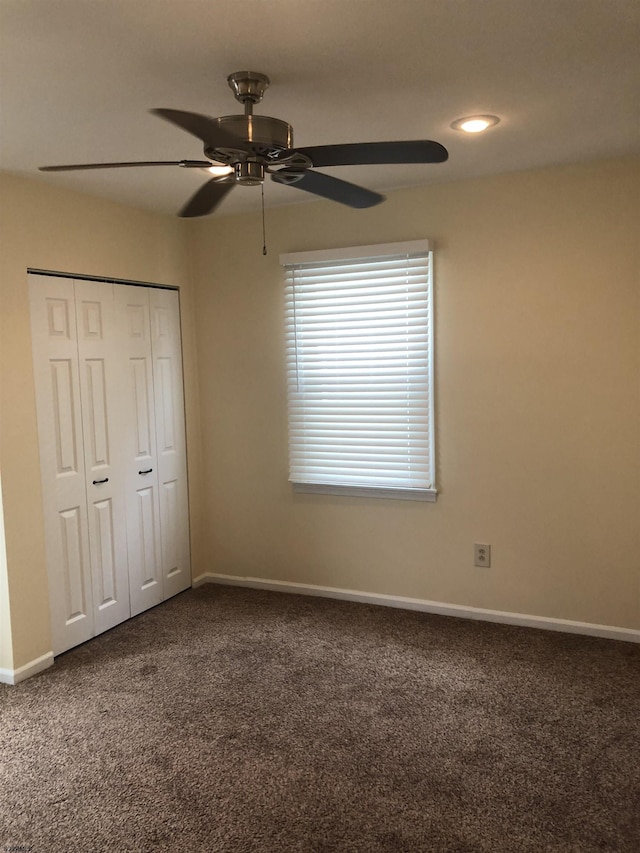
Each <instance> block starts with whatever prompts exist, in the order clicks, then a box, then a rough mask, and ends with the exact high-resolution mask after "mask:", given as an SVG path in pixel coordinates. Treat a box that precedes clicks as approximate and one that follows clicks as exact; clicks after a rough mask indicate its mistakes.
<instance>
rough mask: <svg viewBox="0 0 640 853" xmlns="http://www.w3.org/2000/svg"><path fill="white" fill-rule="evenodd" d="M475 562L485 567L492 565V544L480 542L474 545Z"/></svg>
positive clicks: (475, 564)
mask: <svg viewBox="0 0 640 853" xmlns="http://www.w3.org/2000/svg"><path fill="white" fill-rule="evenodd" d="M473 564H474V566H479V567H480V568H483V569H488V568H489V566H490V565H491V545H482V544H481V543H479V542H476V544H475V545H474V546H473Z"/></svg>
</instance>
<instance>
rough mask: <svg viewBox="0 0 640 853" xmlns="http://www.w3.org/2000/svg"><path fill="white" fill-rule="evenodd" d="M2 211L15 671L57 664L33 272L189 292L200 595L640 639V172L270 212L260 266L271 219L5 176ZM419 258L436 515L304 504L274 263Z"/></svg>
mask: <svg viewBox="0 0 640 853" xmlns="http://www.w3.org/2000/svg"><path fill="white" fill-rule="evenodd" d="M251 191H252V190H250V189H240V188H239V189H237V190H236V192H251ZM291 192H292V197H293V192H294V191H293V190H292V191H291ZM267 193H268V187H267ZM0 194H1V198H2V204H1V205H0V240H1V244H0V285H1V289H0V296H1V299H2V303H1V311H0V343H1V348H2V349H1V358H0V365H1V371H2V372H1V379H2V386H1V396H0V404H1V407H2V408H1V413H0V414H1V418H0V471H1V472H2V497H3V501H4V521H5V533H6V570H5V569H4V568H3V565H4V563H3V559H2V555H1V554H0V668H7V669H15V668H18V667H20V666H23V665H25V664H26V663H28V662H29V661H31V660H33V659H35V658H37V657H39V656H40V655H42V654H45V653H46V652H48V651H49V650H50V639H49V624H48V592H47V584H46V571H45V562H44V536H43V523H42V509H41V495H40V474H39V460H38V445H37V432H36V430H37V425H36V415H35V400H34V389H33V378H32V369H31V338H30V327H29V308H28V298H27V278H26V270H27V267H33V268H43V269H53V270H59V271H62V272H72V273H84V274H91V275H97V276H105V277H110V276H111V277H114V278H126V279H132V280H146V281H155V282H158V283H167V284H174V285H180V286H181V297H182V298H181V304H182V309H183V343H184V359H185V380H186V381H185V393H186V400H187V440H188V461H189V476H190V504H191V506H190V509H191V525H192V549H193V550H192V556H193V566H194V576H195V577H197V576H198V575H202V574H205V573H207V572H217V573H222V574H234V575H239V576H246V575H249V576H253V577H261V578H266V579H278V580H284V581H291V582H300V583H311V584H320V585H327V586H336V587H342V588H347V589H358V590H362V591H368V592H377V593H384V594H390V595H401V596H411V597H416V598H422V599H428V600H435V601H440V602H444V603H452V604H461V605H467V606H476V607H484V608H489V609H497V610H505V611H510V612H518V613H527V614H533V615H538V616H548V617H551V618H565V619H572V620H578V621H585V622H593V623H596V624H603V625H614V626H619V627H626V628H636V629H640V524H639V519H640V283H639V272H638V249H637V242H638V241H637V235H638V233H639V230H640V229H639V228H638V226H639V224H640V223H639V201H640V161H638V160H637V159H634V160H619V161H612V162H608V163H597V164H588V165H584V166H575V167H571V168H564V169H553V170H545V171H539V172H531V173H527V174H516V175H505V176H502V177H498V178H487V179H483V180H477V181H473V182H464V183H458V184H449V185H440V186H433V187H430V188H423V189H412V190H401V191H397V192H395V193H390V194H389V198H388V200H387V202H386V203H385V204H384V205H381V206H380V207H378V208H373V209H372V210H368V211H351V210H348V209H345V208H343V207H341V206H339V205H333V204H330V203H328V202H327V203H325V202H313V203H310V204H305V205H296V206H292V207H283V208H278V209H274V210H268V211H267V236H268V242H269V255H268V256H267V257H266V258H264V257H263V256H262V253H261V249H262V234H261V221H260V218H259V216H257V215H251V216H241V217H240V216H227V217H215V218H212V219H207V220H201V221H198V222H189V223H184V222H181V221H179V220H177V219H175V218H174V217H163V216H156V215H153V214H150V213H145V212H142V211H136V210H132V209H130V208H125V207H121V206H118V205H114V204H112V203H109V202H105V201H100V200H97V199H91V198H89V197H86V196H82V195H79V194H76V193H70V192H66V191H61V190H57V189H53V188H52V187H49V186H48V185H46V184H43V183H40V182H37V181H31V180H24V179H21V178H17V177H14V176H9V175H0ZM423 237H430V238H432V239H433V240H434V241H435V243H436V252H437V254H436V310H437V322H436V335H437V340H436V356H437V365H436V379H437V442H438V446H437V475H438V486H439V490H440V494H439V497H438V501H437V503H435V504H424V503H409V502H404V501H397V502H394V501H388V500H374V499H354V498H338V497H330V496H320V495H296V496H294V495H293V494H292V492H291V489H290V486H289V484H288V483H287V429H286V389H285V374H284V348H283V340H284V324H283V284H282V274H281V269H280V266H279V263H278V255H279V253H280V252H290V251H301V250H305V249H315V248H325V247H327V248H328V247H338V246H347V245H357V244H366V243H374V242H388V241H395V240H405V239H419V238H423ZM190 281H191V284H190ZM199 395H200V396H199ZM199 399H200V403H199ZM201 439H202V456H201V448H200V441H201ZM477 541H481V542H490V543H491V544H492V546H493V555H492V557H493V565H492V568H491V569H489V570H481V569H475V568H474V567H473V565H472V562H473V560H472V544H473V542H477ZM7 597H8V599H9V604H10V619H11V625H10V626H9V625H8V624H7V619H8V616H9V614H8V606H7Z"/></svg>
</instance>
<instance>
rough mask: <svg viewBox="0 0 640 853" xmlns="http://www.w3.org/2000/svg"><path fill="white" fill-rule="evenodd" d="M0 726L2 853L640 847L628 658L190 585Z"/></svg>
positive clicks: (58, 671) (98, 643)
mask: <svg viewBox="0 0 640 853" xmlns="http://www.w3.org/2000/svg"><path fill="white" fill-rule="evenodd" d="M0 709H1V713H0V755H1V757H2V764H1V767H0V849H4V850H11V849H12V848H13V849H15V848H17V847H20V848H23V849H25V848H26V849H28V850H30V851H32V853H58V851H82V853H93V851H96V853H97V851H136V853H139V851H155V850H158V851H190V853H193V851H202V853H216V851H225V853H226V851H229V852H230V853H231V851H233V853H254V851H255V853H266V852H267V851H268V852H269V853H280V851H282V853H287V851H305V853H306V852H307V851H309V853H311V852H313V853H320V851H322V853H324V851H348V853H358V851H459V853H463V851H464V853H467V852H468V853H471V851H487V853H489V851H490V853H502V851H505V853H527V851H531V853H534V851H535V853H540V851H554V853H560V851H562V853H591V851H616V853H624V851H628V853H638V851H639V850H640V647H639V646H637V645H632V644H628V643H617V642H613V641H608V640H597V639H591V638H585V637H577V636H571V635H561V634H554V633H549V632H542V631H535V630H530V629H524V628H514V627H509V626H500V625H491V624H488V623H474V622H467V621H462V620H456V619H450V618H446V617H438V616H431V615H426V614H420V613H414V612H404V611H398V610H391V609H386V608H377V607H370V606H365V605H360V604H353V603H349V602H337V601H330V600H326V599H317V598H304V597H300V596H289V595H283V594H276V593H268V592H258V591H253V590H243V589H238V588H224V587H217V586H216V587H214V586H206V587H201V588H200V589H198V590H190V591H188V592H186V593H183V594H182V595H180V596H178V597H177V598H174V599H173V600H171V601H169V602H167V603H165V604H163V605H161V606H160V607H158V608H156V609H154V610H152V611H149V612H147V613H145V614H143V615H141V616H139V617H137V618H135V619H132V620H131V621H129V622H127V623H125V624H123V625H121V626H119V627H118V628H115V629H114V630H112V631H110V632H108V633H107V634H105V635H102V636H101V637H99V638H97V639H95V640H92V641H91V642H89V643H86V644H85V645H84V646H81V647H79V648H77V649H74V650H72V651H70V652H67V653H66V654H65V655H61V656H60V657H59V658H58V659H57V662H56V665H55V667H54V668H53V669H50V670H48V671H47V672H45V673H42V674H41V675H39V676H36V677H35V678H33V679H30V680H29V681H26V682H23V683H22V684H20V685H17V686H15V687H9V686H6V685H0Z"/></svg>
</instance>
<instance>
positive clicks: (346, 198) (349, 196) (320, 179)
mask: <svg viewBox="0 0 640 853" xmlns="http://www.w3.org/2000/svg"><path fill="white" fill-rule="evenodd" d="M299 174H301V175H302V176H301V177H298V175H299ZM271 180H273V181H276V183H279V184H287V185H289V186H292V187H297V188H298V189H300V190H305V191H306V192H309V193H313V194H314V195H319V196H322V197H323V198H328V199H330V200H331V201H338V202H340V204H346V205H347V206H348V207H357V208H363V207H373V206H374V205H376V204H380V202H381V201H384V196H383V195H380V193H376V192H372V190H367V189H365V188H364V187H359V186H357V185H356V184H350V183H348V182H347V181H342V180H340V179H339V178H334V177H332V176H331V175H324V174H323V173H322V172H312V171H311V170H308V171H303V172H302V173H296V172H295V171H293V170H292V171H289V170H282V171H281V172H272V174H271Z"/></svg>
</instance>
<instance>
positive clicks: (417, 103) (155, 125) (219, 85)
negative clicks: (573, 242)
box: [0, 0, 640, 214]
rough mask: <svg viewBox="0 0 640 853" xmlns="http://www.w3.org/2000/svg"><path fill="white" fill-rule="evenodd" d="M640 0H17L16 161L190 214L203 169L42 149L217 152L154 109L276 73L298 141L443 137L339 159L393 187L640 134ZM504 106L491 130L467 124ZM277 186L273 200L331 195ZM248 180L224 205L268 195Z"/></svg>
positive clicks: (13, 57) (3, 43) (5, 117)
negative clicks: (404, 151) (410, 149)
mask: <svg viewBox="0 0 640 853" xmlns="http://www.w3.org/2000/svg"><path fill="white" fill-rule="evenodd" d="M639 45H640V0H238V2H230V0H0V109H1V112H0V121H1V124H0V134H1V135H0V155H1V159H0V165H1V167H2V168H3V169H5V170H8V171H12V172H16V173H18V174H22V175H26V176H29V177H33V178H36V179H38V180H41V181H47V182H49V183H52V184H56V185H59V186H66V187H70V188H74V189H77V190H80V191H83V192H87V193H89V194H92V195H97V196H102V197H105V198H109V199H113V200H116V201H119V202H122V203H125V204H130V205H134V206H138V207H144V208H149V209H152V210H156V211H163V212H167V213H173V212H176V211H177V210H179V209H180V208H181V207H182V205H183V204H184V202H185V201H186V200H187V198H188V197H189V196H190V195H191V194H192V193H193V192H195V191H196V189H197V188H198V186H199V185H200V184H202V183H204V181H205V180H206V179H207V176H205V174H204V173H201V172H200V171H197V170H182V169H178V168H172V167H168V168H159V167H158V168H153V169H122V170H109V171H100V172H76V173H68V174H54V175H51V174H49V175H44V174H42V173H40V172H38V171H37V167H38V166H42V165H52V164H60V163H84V162H102V161H121V160H155V159H158V160H173V159H176V160H180V159H201V157H202V150H201V146H200V143H199V142H198V140H196V139H195V138H193V137H191V136H189V135H188V134H186V133H184V132H183V131H180V130H179V129H178V128H176V127H174V126H172V125H170V124H168V123H166V122H164V121H162V120H161V119H159V118H156V117H154V116H152V115H150V114H149V112H148V110H149V109H151V108H152V107H170V108H174V109H183V110H190V111H194V112H201V113H205V114H207V115H211V116H218V115H228V114H230V113H239V112H241V111H242V107H241V106H240V104H238V103H237V102H236V101H235V100H234V98H233V95H232V92H231V90H230V89H229V88H228V86H227V82H226V78H227V76H228V74H230V73H231V72H234V71H240V70H250V71H259V72H262V73H264V74H267V75H268V76H269V77H270V78H271V86H270V88H269V89H268V90H267V92H266V95H265V98H264V101H263V102H262V104H260V105H259V106H258V107H256V112H257V113H262V114H265V115H271V116H275V117H277V118H280V119H283V120H285V121H287V122H289V123H290V124H292V125H293V128H294V132H295V142H296V144H297V145H299V146H306V145H320V144H328V143H339V142H361V141H376V140H385V141H386V140H395V139H435V140H438V141H439V142H441V143H443V144H444V145H445V146H446V147H447V148H448V149H449V155H450V158H449V161H448V162H447V163H445V164H439V165H420V166H367V167H365V166H359V167H350V168H333V169H326V170H324V171H327V172H329V173H331V174H334V175H336V176H339V177H342V178H344V179H346V180H351V181H354V182H356V183H360V184H363V185H364V186H367V187H369V188H371V189H377V190H381V191H383V192H384V190H386V189H392V188H395V187H400V186H412V185H421V184H428V183H430V182H434V181H437V182H442V181H453V180H459V179H462V178H469V177H474V176H480V175H488V174H496V173H500V172H508V171H514V170H520V169H528V168H535V167H540V166H546V165H553V164H563V163H568V162H575V161H582V160H589V159H596V158H607V157H616V156H620V155H625V154H628V153H632V152H640V53H639V51H638V47H639ZM473 113H493V114H495V115H498V116H500V118H501V122H500V124H499V125H498V126H497V127H496V128H494V129H493V130H490V131H488V132H487V133H486V134H484V135H482V136H468V135H465V134H461V133H459V132H456V131H454V130H452V129H451V128H450V126H449V125H450V123H451V122H452V121H453V120H454V119H456V118H458V117H460V116H464V115H469V114H473ZM313 198H314V197H313V196H310V195H309V194H308V193H305V192H302V191H301V190H296V189H295V188H293V187H282V186H277V185H276V184H274V183H272V182H271V181H269V182H266V184H265V200H266V204H267V205H268V206H269V205H276V204H289V203H295V202H301V201H308V200H311V199H313ZM259 206H260V191H259V189H258V188H256V187H249V188H247V187H238V188H236V189H235V190H234V191H233V192H232V193H231V194H230V195H229V196H228V197H227V199H225V201H224V203H223V205H222V206H221V207H220V208H219V212H220V213H222V214H224V213H237V212H244V211H248V210H257V209H259Z"/></svg>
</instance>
